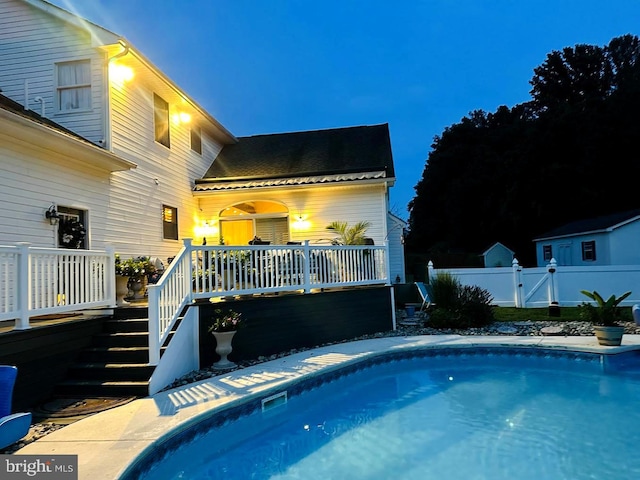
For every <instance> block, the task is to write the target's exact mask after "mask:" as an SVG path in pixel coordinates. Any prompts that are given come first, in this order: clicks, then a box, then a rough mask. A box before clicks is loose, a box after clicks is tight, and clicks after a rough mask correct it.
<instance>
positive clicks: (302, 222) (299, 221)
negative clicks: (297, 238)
mask: <svg viewBox="0 0 640 480" xmlns="http://www.w3.org/2000/svg"><path fill="white" fill-rule="evenodd" d="M292 227H293V228H294V229H295V230H309V228H310V227H311V223H310V222H309V220H307V218H306V216H302V215H296V217H295V221H294V222H293V225H292Z"/></svg>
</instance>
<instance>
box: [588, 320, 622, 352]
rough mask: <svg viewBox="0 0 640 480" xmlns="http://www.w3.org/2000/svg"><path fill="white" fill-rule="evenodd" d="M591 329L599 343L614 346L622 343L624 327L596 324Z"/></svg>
mask: <svg viewBox="0 0 640 480" xmlns="http://www.w3.org/2000/svg"><path fill="white" fill-rule="evenodd" d="M593 330H594V332H595V334H596V338H597V339H598V343H599V344H600V345H606V346H609V347H615V346H618V345H620V344H621V343H622V335H623V334H624V327H603V326H600V325H596V326H594V327H593Z"/></svg>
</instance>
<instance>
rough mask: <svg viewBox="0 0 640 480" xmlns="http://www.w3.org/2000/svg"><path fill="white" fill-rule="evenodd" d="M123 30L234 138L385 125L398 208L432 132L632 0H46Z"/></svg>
mask: <svg viewBox="0 0 640 480" xmlns="http://www.w3.org/2000/svg"><path fill="white" fill-rule="evenodd" d="M52 3H54V4H55V5H58V6H60V7H63V8H65V9H67V10H70V11H74V12H76V13H78V14H79V15H81V16H83V17H85V18H87V19H89V20H91V21H93V22H94V23H97V24H99V25H101V26H103V27H105V28H107V29H109V30H111V31H113V32H115V33H117V34H119V35H121V36H123V37H125V38H126V39H128V40H129V41H130V42H131V44H132V45H133V46H134V48H136V49H138V50H139V51H140V52H141V53H142V54H143V55H145V56H146V57H147V58H149V59H150V60H151V61H152V62H153V63H155V65H156V66H157V67H158V68H160V70H162V71H163V72H164V73H165V74H166V75H167V76H168V77H169V78H171V79H172V80H173V81H174V82H175V83H176V84H177V85H178V86H179V87H180V88H182V89H183V90H184V91H185V92H186V93H187V94H188V95H189V96H190V97H191V98H193V99H194V100H195V101H196V102H198V103H199V104H200V105H201V106H202V107H204V108H205V109H206V110H207V111H208V112H209V113H210V114H211V115H213V116H214V117H215V118H216V119H217V120H218V121H220V122H221V123H222V124H223V125H224V126H225V127H226V128H228V129H229V130H230V131H231V132H232V133H233V134H234V135H236V136H248V135H257V134H265V133H280V132H293V131H304V130H318V129H324V128H336V127H347V126H354V125H373V124H380V123H388V124H389V129H390V132H391V145H392V149H393V155H394V162H395V167H396V176H397V182H396V184H395V186H394V187H393V188H392V189H391V210H392V212H393V213H395V214H396V215H398V216H400V217H402V218H404V219H407V218H408V212H407V204H408V203H409V201H410V200H411V199H412V198H413V196H414V194H415V191H414V186H415V185H416V183H417V182H418V181H419V179H420V177H421V175H422V171H423V169H424V165H425V160H426V159H427V156H428V154H429V150H430V148H431V143H432V141H433V138H434V137H435V136H436V135H440V134H441V133H442V131H443V130H444V128H445V127H447V126H449V125H451V124H453V123H456V122H459V121H460V120H461V119H462V117H464V116H465V115H467V114H468V113H469V112H471V111H473V110H476V109H483V110H485V111H487V112H493V111H495V110H496V108H497V107H498V106H500V105H507V106H508V107H512V106H514V105H516V104H518V103H522V102H525V101H527V100H529V99H530V96H529V91H530V89H531V86H530V85H529V80H530V79H531V78H532V76H533V69H534V68H535V67H537V66H539V65H540V64H541V63H542V62H543V61H544V60H545V57H546V55H547V53H550V52H551V51H553V50H560V49H562V48H563V47H566V46H571V47H572V46H575V45H576V44H581V43H586V44H592V45H600V46H604V45H606V44H607V43H608V42H609V41H610V40H611V39H612V38H614V37H617V36H620V35H624V34H627V33H630V34H633V35H637V34H638V29H640V27H639V25H640V1H638V0H612V1H610V2H603V1H602V0H575V1H573V0H572V1H564V0H535V1H534V0H520V1H518V0H422V1H418V0H395V1H390V0H387V1H382V0H357V1H356V0H352V1H351V0H322V1H311V0H307V1H305V0H263V1H259V0H182V1H179V0H165V1H159V0H91V1H87V0H55V1H52Z"/></svg>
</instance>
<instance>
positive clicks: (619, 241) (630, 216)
mask: <svg viewBox="0 0 640 480" xmlns="http://www.w3.org/2000/svg"><path fill="white" fill-rule="evenodd" d="M533 241H534V242H535V244H536V258H537V264H538V266H539V267H543V266H545V265H547V264H548V263H549V261H550V260H551V259H552V258H554V259H555V260H556V262H557V264H558V265H572V266H579V265H582V266H585V265H594V266H599V265H638V264H640V248H638V245H640V209H636V210H631V211H627V212H620V213H614V214H611V215H604V216H600V217H596V218H589V219H584V220H578V221H575V222H571V223H568V224H566V225H563V226H561V227H558V228H556V229H554V230H551V231H549V232H547V233H544V234H542V235H540V236H539V237H537V238H535V239H534V240H533Z"/></svg>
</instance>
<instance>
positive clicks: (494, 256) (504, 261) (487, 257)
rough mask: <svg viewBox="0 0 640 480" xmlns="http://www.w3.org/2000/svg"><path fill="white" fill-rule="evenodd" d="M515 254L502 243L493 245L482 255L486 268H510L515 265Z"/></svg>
mask: <svg viewBox="0 0 640 480" xmlns="http://www.w3.org/2000/svg"><path fill="white" fill-rule="evenodd" d="M514 255H515V252H514V251H513V250H511V249H510V248H509V247H506V246H505V245H503V244H502V243H500V242H496V243H494V244H493V245H491V246H490V247H489V248H487V250H485V251H484V253H483V254H482V258H483V259H484V266H485V267H486V268H490V267H510V266H511V264H512V263H513V257H514Z"/></svg>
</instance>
